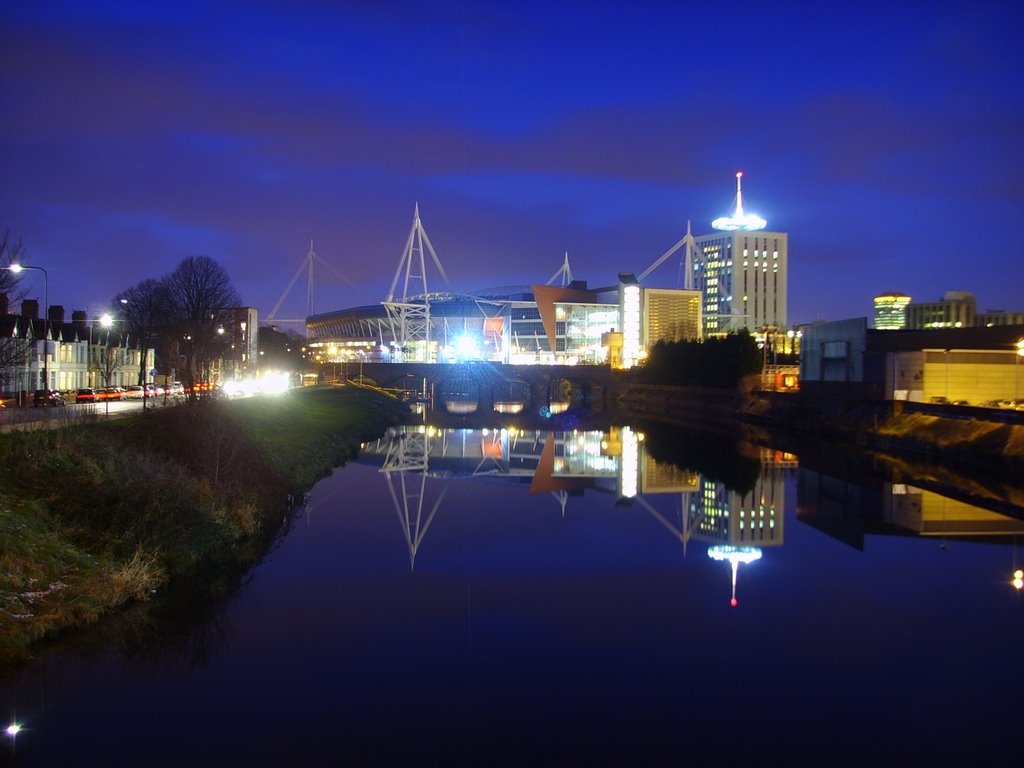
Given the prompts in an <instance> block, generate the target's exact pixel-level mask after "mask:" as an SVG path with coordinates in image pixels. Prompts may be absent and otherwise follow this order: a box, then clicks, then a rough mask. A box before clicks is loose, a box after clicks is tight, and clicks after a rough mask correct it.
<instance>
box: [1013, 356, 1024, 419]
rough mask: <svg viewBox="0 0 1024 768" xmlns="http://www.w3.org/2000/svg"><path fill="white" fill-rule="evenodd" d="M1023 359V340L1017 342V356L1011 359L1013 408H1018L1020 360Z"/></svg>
mask: <svg viewBox="0 0 1024 768" xmlns="http://www.w3.org/2000/svg"><path fill="white" fill-rule="evenodd" d="M1022 357H1024V339H1018V340H1017V356H1016V357H1015V358H1014V359H1013V400H1014V403H1013V407H1014V408H1020V407H1021V402H1020V395H1019V394H1018V391H1017V390H1018V388H1019V387H1020V385H1019V384H1018V382H1019V381H1020V359H1021V358H1022Z"/></svg>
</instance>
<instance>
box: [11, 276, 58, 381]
mask: <svg viewBox="0 0 1024 768" xmlns="http://www.w3.org/2000/svg"><path fill="white" fill-rule="evenodd" d="M7 269H9V270H10V271H11V272H13V273H14V274H16V275H17V274H19V273H21V272H22V271H23V270H26V269H36V270H39V271H40V272H42V273H43V335H44V336H45V337H46V338H44V339H43V378H44V379H46V382H45V383H44V384H43V389H45V390H46V391H47V392H49V391H50V277H49V275H47V274H46V270H45V269H43V268H42V267H30V266H29V265H28V264H8V265H7Z"/></svg>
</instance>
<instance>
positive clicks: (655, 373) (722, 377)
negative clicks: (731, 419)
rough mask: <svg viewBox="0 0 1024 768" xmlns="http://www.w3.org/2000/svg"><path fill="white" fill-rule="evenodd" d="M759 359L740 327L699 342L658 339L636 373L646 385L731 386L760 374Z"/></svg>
mask: <svg viewBox="0 0 1024 768" xmlns="http://www.w3.org/2000/svg"><path fill="white" fill-rule="evenodd" d="M762 362H763V360H762V352H761V350H760V349H758V347H757V342H756V341H754V338H753V337H752V336H751V335H750V333H749V332H748V331H746V330H741V331H739V332H738V333H730V334H728V335H727V336H721V337H715V338H710V339H705V340H703V341H659V342H657V343H655V344H654V346H653V347H652V348H651V349H650V351H649V352H648V354H647V360H646V362H645V363H644V365H643V366H642V367H641V368H639V369H638V371H637V375H638V377H639V378H640V380H641V381H643V382H646V383H648V384H668V385H673V386H681V387H713V388H733V387H736V386H737V384H739V382H740V379H742V378H743V377H744V376H750V375H752V374H756V373H760V372H761V366H762Z"/></svg>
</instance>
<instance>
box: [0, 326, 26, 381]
mask: <svg viewBox="0 0 1024 768" xmlns="http://www.w3.org/2000/svg"><path fill="white" fill-rule="evenodd" d="M12 325H13V323H12V322H11V321H10V320H6V319H0V328H3V329H4V330H7V329H8V328H9V327H11V326H12ZM31 348H32V342H31V341H30V340H29V339H26V338H24V337H18V336H14V335H11V336H8V335H7V334H6V333H5V334H3V336H2V337H0V391H6V390H7V388H8V387H9V386H10V383H11V381H13V380H14V377H15V376H16V375H17V373H18V371H21V370H24V368H25V366H26V365H27V364H28V360H29V356H30V355H31Z"/></svg>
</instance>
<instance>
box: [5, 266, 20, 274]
mask: <svg viewBox="0 0 1024 768" xmlns="http://www.w3.org/2000/svg"><path fill="white" fill-rule="evenodd" d="M7 268H8V269H9V270H10V271H11V272H13V273H14V274H18V273H19V272H21V270H23V269H24V267H23V266H21V264H8V265H7Z"/></svg>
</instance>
